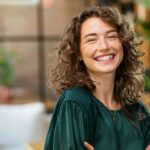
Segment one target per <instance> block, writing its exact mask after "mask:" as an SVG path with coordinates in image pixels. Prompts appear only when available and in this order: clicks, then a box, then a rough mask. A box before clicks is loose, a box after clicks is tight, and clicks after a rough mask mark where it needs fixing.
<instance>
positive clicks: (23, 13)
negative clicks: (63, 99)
mask: <svg viewBox="0 0 150 150" xmlns="http://www.w3.org/2000/svg"><path fill="white" fill-rule="evenodd" d="M91 5H111V6H112V7H115V8H117V9H119V10H120V11H121V12H122V13H123V14H125V15H126V16H127V17H128V19H129V21H130V22H131V24H132V25H133V27H134V28H135V30H136V32H137V33H138V34H139V35H141V36H142V37H143V41H144V42H143V44H142V46H141V47H140V49H141V50H143V51H144V52H145V55H144V56H143V57H142V60H143V61H144V68H145V76H144V78H145V94H144V95H143V97H142V99H143V101H144V103H145V104H146V105H147V107H148V108H150V1H148V0H0V119H3V120H1V121H0V122H2V124H0V150H6V149H7V150H23V149H30V150H31V149H32V150H33V149H36V150H38V149H39V150H42V149H43V142H44V140H45V136H46V132H47V129H48V125H49V122H50V118H51V112H52V110H53V108H54V107H55V104H56V101H57V97H56V96H55V94H54V91H53V89H51V88H49V87H48V85H49V82H50V79H48V76H49V73H50V70H51V69H52V66H53V65H54V64H55V62H56V57H57V46H58V43H59V39H60V36H61V34H62V32H63V31H64V28H65V26H66V25H67V24H68V23H69V21H70V19H71V18H72V17H73V16H74V15H76V14H77V13H78V12H79V11H80V10H82V9H83V8H85V7H88V6H91ZM1 133H3V134H1ZM8 137H9V138H8ZM8 139H9V140H8ZM19 139H20V140H19ZM37 144H38V146H37ZM36 146H37V147H36Z"/></svg>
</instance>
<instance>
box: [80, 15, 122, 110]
mask: <svg viewBox="0 0 150 150" xmlns="http://www.w3.org/2000/svg"><path fill="white" fill-rule="evenodd" d="M108 57H109V58H110V59H107V58H108ZM111 58H112V59H111ZM80 59H81V60H83V62H84V64H85V66H86V68H87V72H88V74H89V76H90V78H91V79H92V80H93V81H94V82H95V83H96V84H95V85H96V90H95V91H93V95H94V96H95V97H97V99H99V100H100V101H101V102H102V103H103V104H104V105H105V106H106V107H108V108H109V109H112V110H116V109H120V105H119V104H116V103H115V102H114V101H113V99H114V95H113V89H114V78H115V72H116V69H117V68H118V66H119V65H120V63H121V61H122V60H123V46H122V43H121V40H120V38H119V35H118V32H117V30H116V28H115V27H114V26H113V25H111V24H109V23H107V22H104V21H103V20H102V19H100V18H98V17H91V18H89V19H87V20H86V21H85V22H83V24H82V26H81V41H80ZM105 59H107V60H105Z"/></svg>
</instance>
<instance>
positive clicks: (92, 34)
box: [83, 33, 97, 39]
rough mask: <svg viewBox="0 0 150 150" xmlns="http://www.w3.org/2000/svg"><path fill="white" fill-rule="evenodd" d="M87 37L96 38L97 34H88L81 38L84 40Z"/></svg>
mask: <svg viewBox="0 0 150 150" xmlns="http://www.w3.org/2000/svg"><path fill="white" fill-rule="evenodd" d="M88 36H97V33H89V34H87V35H85V36H84V37H83V39H85V38H86V37H88Z"/></svg>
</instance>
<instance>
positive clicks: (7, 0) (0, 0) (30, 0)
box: [0, 0, 40, 5]
mask: <svg viewBox="0 0 150 150" xmlns="http://www.w3.org/2000/svg"><path fill="white" fill-rule="evenodd" d="M39 1H40V0H0V5H36V4H38V3H39Z"/></svg>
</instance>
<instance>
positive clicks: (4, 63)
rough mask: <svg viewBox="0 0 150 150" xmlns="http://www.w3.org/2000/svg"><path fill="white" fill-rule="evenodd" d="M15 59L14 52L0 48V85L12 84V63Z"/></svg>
mask: <svg viewBox="0 0 150 150" xmlns="http://www.w3.org/2000/svg"><path fill="white" fill-rule="evenodd" d="M15 60H16V53H15V52H8V51H6V50H4V49H0V85H5V86H10V85H12V83H13V81H14V67H13V63H14V61H15Z"/></svg>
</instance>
